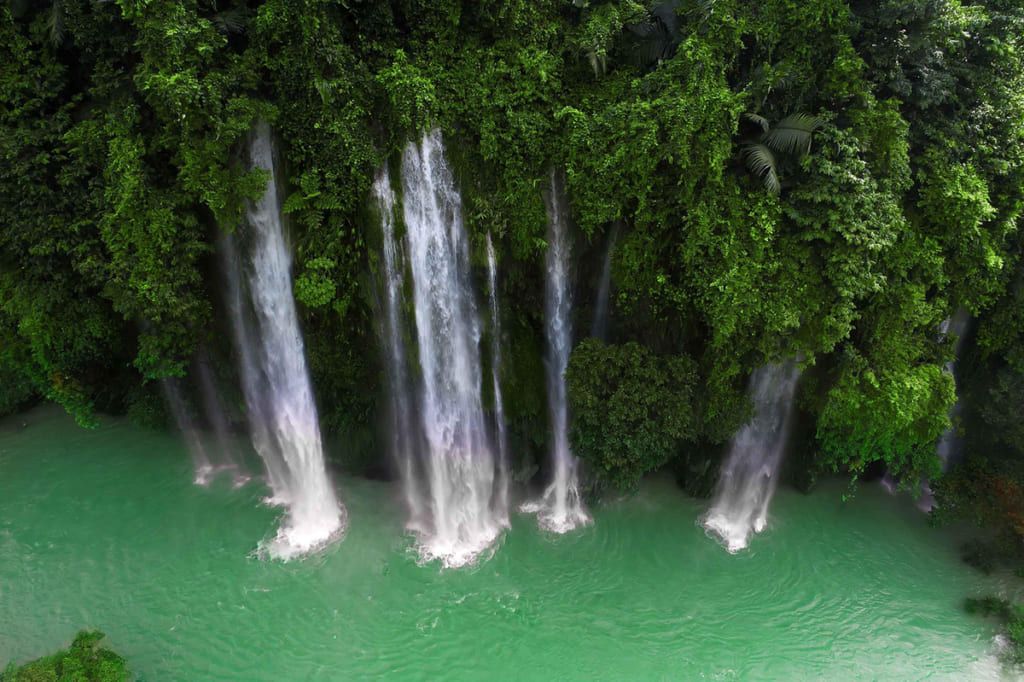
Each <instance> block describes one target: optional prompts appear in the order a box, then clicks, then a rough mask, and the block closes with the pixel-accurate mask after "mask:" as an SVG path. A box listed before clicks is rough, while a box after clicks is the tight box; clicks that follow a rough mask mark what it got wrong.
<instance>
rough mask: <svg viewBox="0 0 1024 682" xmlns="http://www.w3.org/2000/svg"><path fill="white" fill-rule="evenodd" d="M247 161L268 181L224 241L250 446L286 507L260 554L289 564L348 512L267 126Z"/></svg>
mask: <svg viewBox="0 0 1024 682" xmlns="http://www.w3.org/2000/svg"><path fill="white" fill-rule="evenodd" d="M249 155H250V156H249V163H250V165H251V167H253V168H258V169H261V170H264V171H266V172H267V173H268V174H269V176H270V178H269V181H268V183H267V189H266V191H265V192H264V194H263V196H262V197H261V198H260V199H259V200H258V201H256V202H252V203H250V205H249V206H248V207H247V210H246V221H245V225H244V226H243V228H242V229H241V230H240V233H239V234H238V235H232V236H229V237H228V238H226V239H225V243H224V255H225V259H226V261H227V268H226V269H227V277H228V303H229V310H230V312H231V318H232V323H233V327H234V332H235V341H236V345H237V351H238V360H239V370H240V373H241V376H242V389H243V392H244V394H245V400H246V405H247V407H248V422H249V427H250V432H251V435H252V440H253V445H254V447H255V449H256V451H257V452H258V453H259V455H260V457H261V458H262V459H263V461H264V463H265V464H266V467H267V475H268V479H269V483H270V487H271V490H272V492H273V496H272V498H270V500H269V501H270V502H273V503H276V504H281V505H283V506H284V507H285V508H286V510H287V511H286V515H285V518H284V520H283V522H282V525H281V528H280V529H279V530H278V533H277V535H276V537H275V538H274V539H273V540H271V541H269V542H267V543H264V545H263V546H262V548H261V549H263V550H265V551H266V552H267V553H269V555H270V556H273V557H277V558H282V559H289V558H292V557H295V556H299V555H301V554H304V553H307V552H309V551H312V550H315V549H317V548H320V547H322V546H323V545H325V544H326V543H328V542H330V541H331V540H332V539H334V538H336V537H338V536H339V535H340V534H341V533H342V532H343V531H344V527H345V520H346V514H345V509H344V507H342V506H341V504H340V503H339V502H338V500H337V497H336V496H335V493H334V489H333V488H332V486H331V482H330V480H329V479H328V477H327V472H326V469H325V464H324V455H323V446H322V444H321V440H320V427H319V423H318V419H317V411H316V405H315V403H314V400H313V390H312V386H311V385H310V381H309V374H308V371H307V369H306V359H305V355H304V349H303V343H302V335H301V332H300V330H299V323H298V317H297V315H296V312H295V301H294V299H293V297H292V283H291V254H290V253H289V250H288V245H287V243H286V241H285V233H284V225H283V223H282V217H281V206H280V199H279V197H278V191H277V183H276V179H275V177H274V154H273V143H272V138H271V132H270V127H269V126H268V125H266V124H259V125H258V126H257V127H256V129H255V130H254V132H253V134H252V137H251V140H250V148H249ZM236 239H237V241H238V244H236V243H235V242H236ZM243 254H244V257H243Z"/></svg>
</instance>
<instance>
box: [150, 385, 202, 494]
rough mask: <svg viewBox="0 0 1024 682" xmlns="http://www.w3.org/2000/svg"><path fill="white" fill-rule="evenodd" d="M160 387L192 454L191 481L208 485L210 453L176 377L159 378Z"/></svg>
mask: <svg viewBox="0 0 1024 682" xmlns="http://www.w3.org/2000/svg"><path fill="white" fill-rule="evenodd" d="M160 388H161V390H162V391H163V394H164V399H165V400H166V402H167V407H168V408H170V410H171V417H172V418H173V419H174V424H175V426H177V427H178V431H180V432H181V435H182V437H184V439H185V445H186V446H187V447H188V451H189V454H191V455H192V468H193V470H194V471H195V478H193V481H194V482H195V484H196V485H208V484H209V482H210V478H211V477H212V476H213V465H212V464H211V463H210V455H209V453H208V452H207V451H206V446H205V445H204V444H203V439H202V436H200V434H199V429H197V428H196V424H195V421H194V420H193V419H192V417H191V415H189V411H188V406H187V405H186V403H185V398H184V396H183V394H182V391H181V386H180V385H179V382H178V379H176V378H173V377H168V378H166V379H163V380H161V382H160Z"/></svg>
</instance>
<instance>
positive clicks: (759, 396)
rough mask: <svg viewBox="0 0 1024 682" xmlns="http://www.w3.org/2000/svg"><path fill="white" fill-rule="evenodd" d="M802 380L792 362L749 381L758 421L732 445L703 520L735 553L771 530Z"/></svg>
mask: <svg viewBox="0 0 1024 682" xmlns="http://www.w3.org/2000/svg"><path fill="white" fill-rule="evenodd" d="M799 378H800V369H799V367H798V366H797V364H796V363H795V362H793V361H789V362H785V363H778V364H771V365H766V366H764V367H761V368H760V369H758V370H757V371H755V372H754V374H753V375H752V376H751V378H750V397H751V399H752V400H753V402H754V416H753V418H752V419H751V420H750V421H749V422H747V423H746V424H745V425H744V426H743V427H742V428H740V430H739V431H738V432H737V433H736V435H735V436H734V437H733V439H732V443H731V445H730V446H729V453H728V455H726V459H725V462H724V464H723V465H722V471H721V474H720V475H719V478H718V484H717V485H716V487H715V493H714V496H713V501H712V503H711V508H710V509H709V510H708V512H707V514H706V515H705V516H704V519H703V524H704V528H705V529H707V530H708V531H709V532H710V533H713V534H715V535H716V536H718V538H720V539H721V541H722V542H723V544H724V545H725V547H726V549H728V550H729V551H730V552H738V551H740V550H741V549H743V548H745V547H746V546H747V545H748V544H749V543H750V537H751V536H752V535H753V534H754V533H760V532H761V531H762V530H764V529H765V527H766V526H767V524H768V504H769V503H770V502H771V499H772V495H774V494H775V488H776V486H777V485H778V475H779V465H780V464H781V462H782V454H783V452H784V450H785V447H786V437H787V435H788V431H789V423H790V420H791V418H792V413H793V398H794V395H795V394H796V385H797V380H798V379H799Z"/></svg>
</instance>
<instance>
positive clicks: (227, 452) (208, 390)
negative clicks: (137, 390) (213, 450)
mask: <svg viewBox="0 0 1024 682" xmlns="http://www.w3.org/2000/svg"><path fill="white" fill-rule="evenodd" d="M195 367H196V374H197V375H198V377H199V390H200V393H201V395H202V399H203V410H204V412H205V413H206V422H207V424H209V426H210V428H212V429H213V435H214V437H215V438H216V442H217V452H218V453H219V454H220V457H219V460H220V461H219V462H218V463H217V468H218V469H227V470H230V471H231V472H233V473H232V475H233V477H234V483H235V487H236V488H237V487H240V486H242V485H245V484H246V483H247V482H248V481H249V478H250V476H249V474H248V473H247V472H246V470H245V465H244V464H243V461H242V456H241V454H240V453H239V452H238V448H237V446H236V444H235V439H234V438H232V436H231V427H230V426H229V425H228V416H227V411H226V410H225V409H224V401H223V400H222V399H221V396H220V391H219V390H218V388H217V382H216V381H214V378H213V372H212V371H211V370H210V361H209V357H207V355H206V353H205V352H200V355H199V357H198V359H197V360H196V361H195Z"/></svg>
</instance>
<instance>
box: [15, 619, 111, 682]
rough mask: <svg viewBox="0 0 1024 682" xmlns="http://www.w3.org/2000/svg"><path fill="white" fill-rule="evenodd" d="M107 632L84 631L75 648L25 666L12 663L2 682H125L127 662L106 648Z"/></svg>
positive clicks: (74, 643)
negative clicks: (105, 638)
mask: <svg viewBox="0 0 1024 682" xmlns="http://www.w3.org/2000/svg"><path fill="white" fill-rule="evenodd" d="M103 637H104V635H103V633H102V632H99V631H96V630H83V631H81V632H79V633H78V635H76V636H75V641H74V642H72V643H71V646H70V647H68V648H67V649H64V650H63V651H58V652H57V653H55V654H51V655H50V656H46V657H44V658H40V659H38V660H36V661H32V662H31V663H26V664H25V665H23V666H21V667H17V666H15V665H14V664H13V663H11V664H10V665H9V666H8V667H7V669H6V670H4V671H3V672H2V673H0V682H125V681H126V680H128V679H129V676H128V667H127V664H126V663H125V660H124V659H123V658H121V657H120V656H118V655H117V654H115V653H114V652H113V651H111V650H110V649H107V648H106V647H104V646H102V644H101V643H102V641H103Z"/></svg>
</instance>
